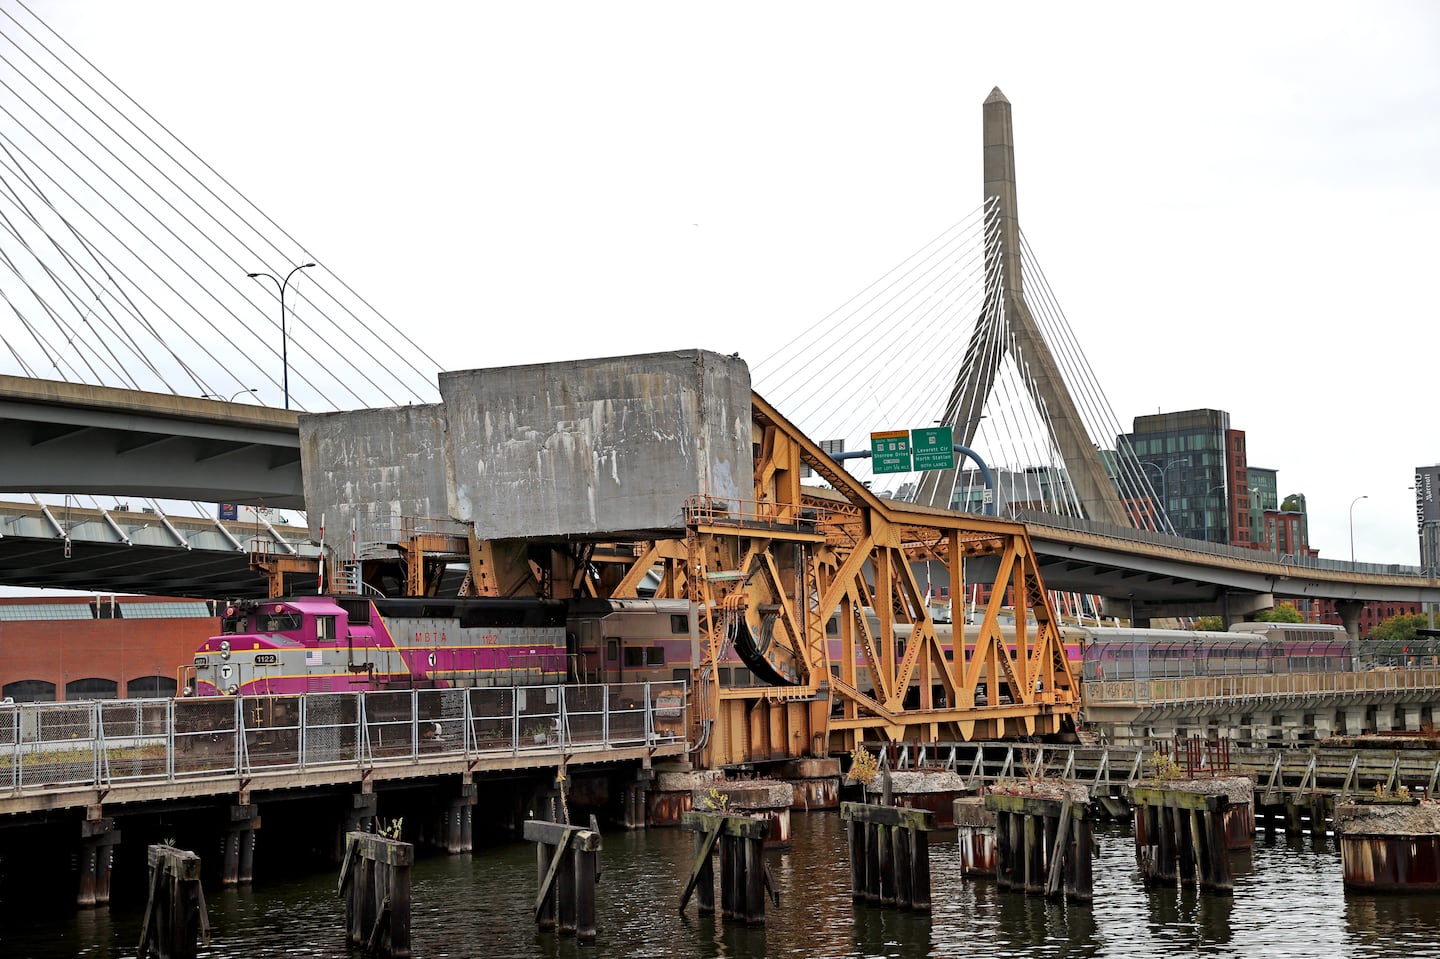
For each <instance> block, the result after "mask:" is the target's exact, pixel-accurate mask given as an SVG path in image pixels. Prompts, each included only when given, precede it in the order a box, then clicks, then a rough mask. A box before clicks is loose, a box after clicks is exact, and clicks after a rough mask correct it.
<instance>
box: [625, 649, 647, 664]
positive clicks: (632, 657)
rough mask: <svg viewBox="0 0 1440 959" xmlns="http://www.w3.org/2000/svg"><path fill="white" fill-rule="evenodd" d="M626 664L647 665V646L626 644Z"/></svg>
mask: <svg viewBox="0 0 1440 959" xmlns="http://www.w3.org/2000/svg"><path fill="white" fill-rule="evenodd" d="M625 665H626V666H644V665H645V647H644V646H626V647H625Z"/></svg>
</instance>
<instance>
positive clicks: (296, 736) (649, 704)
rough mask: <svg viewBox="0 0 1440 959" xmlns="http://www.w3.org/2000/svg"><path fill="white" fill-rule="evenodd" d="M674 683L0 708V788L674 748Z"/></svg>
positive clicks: (678, 723) (677, 715) (677, 725)
mask: <svg viewBox="0 0 1440 959" xmlns="http://www.w3.org/2000/svg"><path fill="white" fill-rule="evenodd" d="M685 692H686V691H685V684H684V683H683V682H680V681H675V682H665V683H626V684H621V685H614V686H604V685H589V686H520V687H511V688H505V687H499V688H471V689H411V690H395V691H380V692H367V693H310V694H308V695H303V696H254V697H244V698H238V699H230V698H201V699H189V698H185V699H127V700H107V701H103V702H102V701H86V702H64V703H21V704H14V705H4V706H0V789H5V788H8V789H10V790H11V791H20V790H25V789H31V788H34V789H43V788H46V787H63V786H75V785H96V786H100V785H106V784H110V783H115V782H136V781H147V780H153V781H174V780H177V779H187V778H199V777H204V776H219V775H251V774H254V773H258V772H272V771H278V770H285V769H306V768H313V767H324V766H358V767H362V768H365V767H369V766H373V765H375V764H377V763H390V762H419V761H421V760H422V759H425V758H428V757H432V756H467V757H468V756H484V755H487V754H489V755H494V754H503V753H511V754H515V753H520V752H559V751H562V750H564V751H569V750H572V749H579V750H585V749H605V748H612V747H627V746H642V745H655V744H658V743H664V742H675V741H677V740H683V739H684V735H685V728H686V725H685V724H686V714H685V709H686V705H685V704H686V697H685Z"/></svg>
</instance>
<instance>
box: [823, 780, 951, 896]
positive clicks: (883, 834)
mask: <svg viewBox="0 0 1440 959" xmlns="http://www.w3.org/2000/svg"><path fill="white" fill-rule="evenodd" d="M840 818H841V819H842V820H843V821H844V822H845V835H846V842H847V844H848V845H849V847H850V894H851V896H852V897H853V898H854V899H855V900H856V901H857V902H860V901H863V902H870V903H878V904H879V905H881V906H896V907H898V908H900V909H912V910H914V911H916V912H929V911H930V832H931V831H932V830H934V829H935V814H934V813H933V812H931V811H930V810H928V809H909V808H904V807H900V806H877V805H871V804H870V803H856V802H846V803H841V804H840Z"/></svg>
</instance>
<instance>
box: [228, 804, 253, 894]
mask: <svg viewBox="0 0 1440 959" xmlns="http://www.w3.org/2000/svg"><path fill="white" fill-rule="evenodd" d="M259 828H260V813H259V807H258V806H256V805H254V804H253V803H244V804H237V805H233V806H231V807H230V824H229V828H228V829H226V831H225V839H224V843H225V848H224V853H223V855H222V856H221V859H220V884H221V885H223V886H241V885H245V884H247V883H249V882H250V880H251V879H253V878H254V875H255V830H257V829H259Z"/></svg>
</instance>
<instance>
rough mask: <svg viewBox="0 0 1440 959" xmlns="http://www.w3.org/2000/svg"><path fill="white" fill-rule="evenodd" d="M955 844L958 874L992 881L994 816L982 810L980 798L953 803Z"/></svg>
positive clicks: (984, 809) (994, 856)
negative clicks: (957, 854) (957, 848)
mask: <svg viewBox="0 0 1440 959" xmlns="http://www.w3.org/2000/svg"><path fill="white" fill-rule="evenodd" d="M953 816H954V819H955V842H956V845H957V846H959V848H960V875H962V876H972V877H973V876H982V877H986V878H990V879H994V878H995V866H996V855H997V853H996V848H995V827H996V815H995V813H993V812H991V811H990V810H989V809H986V808H985V797H984V796H961V797H960V798H959V799H957V800H955V812H954V814H953Z"/></svg>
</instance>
